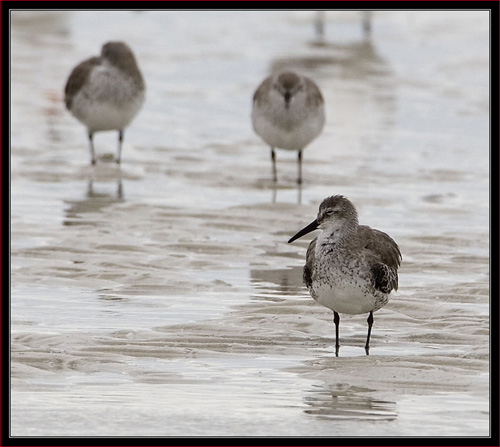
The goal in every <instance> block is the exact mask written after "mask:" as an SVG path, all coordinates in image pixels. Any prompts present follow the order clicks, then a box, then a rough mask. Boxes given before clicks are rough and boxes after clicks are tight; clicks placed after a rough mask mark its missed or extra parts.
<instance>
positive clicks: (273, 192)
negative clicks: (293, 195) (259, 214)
mask: <svg viewBox="0 0 500 447" xmlns="http://www.w3.org/2000/svg"><path fill="white" fill-rule="evenodd" d="M294 183H295V186H294V188H297V205H302V183H300V184H297V182H294ZM270 188H271V203H277V202H278V190H280V189H289V188H287V187H285V186H281V185H280V184H279V183H278V182H273V183H272V185H271V186H270ZM290 189H291V188H290Z"/></svg>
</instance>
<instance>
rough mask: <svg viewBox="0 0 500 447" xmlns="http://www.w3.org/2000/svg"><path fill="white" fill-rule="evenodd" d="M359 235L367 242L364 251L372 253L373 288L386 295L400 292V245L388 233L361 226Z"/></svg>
mask: <svg viewBox="0 0 500 447" xmlns="http://www.w3.org/2000/svg"><path fill="white" fill-rule="evenodd" d="M358 235H359V236H360V238H361V239H362V240H364V241H365V243H364V247H363V248H364V249H366V250H368V251H369V252H370V255H371V256H370V257H371V258H372V260H373V262H372V264H371V266H370V270H371V273H372V283H373V286H374V287H375V288H376V289H377V290H380V291H381V292H384V293H389V292H391V290H398V267H399V266H400V265H401V259H402V257H401V252H400V250H399V247H398V245H397V244H396V242H394V240H393V239H392V238H391V237H390V236H389V235H388V234H386V233H383V232H382V231H379V230H374V229H372V228H370V227H367V226H365V225H360V226H359V230H358Z"/></svg>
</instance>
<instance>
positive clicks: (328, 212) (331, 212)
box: [326, 209, 334, 216]
mask: <svg viewBox="0 0 500 447" xmlns="http://www.w3.org/2000/svg"><path fill="white" fill-rule="evenodd" d="M333 213H334V211H333V210H332V209H329V210H326V215H327V216H331V215H332V214H333Z"/></svg>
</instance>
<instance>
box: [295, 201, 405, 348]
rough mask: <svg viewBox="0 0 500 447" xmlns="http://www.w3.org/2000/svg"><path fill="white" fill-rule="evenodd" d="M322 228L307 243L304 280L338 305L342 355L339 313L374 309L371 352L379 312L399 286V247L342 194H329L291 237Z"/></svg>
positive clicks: (336, 319)
mask: <svg viewBox="0 0 500 447" xmlns="http://www.w3.org/2000/svg"><path fill="white" fill-rule="evenodd" d="M317 228H319V229H321V230H323V231H322V233H321V234H320V235H319V236H318V237H316V238H314V239H313V240H312V241H311V243H310V244H309V248H308V249H307V255H306V265H305V266H304V283H305V284H306V286H307V288H308V289H309V292H310V294H311V296H312V297H313V298H314V299H315V300H316V301H317V302H318V303H320V304H322V305H323V306H325V307H328V308H329V309H331V310H333V321H334V323H335V354H336V355H337V356H338V353H339V347H340V344H339V323H340V316H339V313H346V314H362V313H369V315H368V320H367V322H368V336H367V338H366V345H365V351H366V354H367V355H368V354H369V349H370V334H371V330H372V325H373V312H375V311H377V310H379V309H380V308H381V307H382V306H384V305H385V304H387V302H388V300H389V294H390V293H391V291H392V290H397V289H398V267H399V266H400V264H401V260H402V257H401V252H400V251H399V247H398V245H397V244H396V242H394V240H393V239H392V238H391V237H390V236H388V235H387V234H386V233H383V232H381V231H378V230H375V229H373V228H370V227H368V226H365V225H359V223H358V213H357V211H356V208H355V207H354V205H353V204H352V203H351V202H350V201H349V200H348V199H346V198H345V197H343V196H341V195H336V196H332V197H328V198H326V199H325V200H323V202H322V203H321V205H320V207H319V212H318V216H317V218H316V220H314V221H313V222H312V223H310V224H309V225H308V226H306V227H305V228H303V229H302V230H300V231H299V232H298V233H297V234H296V235H295V236H293V237H292V238H291V239H290V240H289V241H288V242H289V243H290V242H293V241H294V240H296V239H298V238H300V237H302V236H304V235H305V234H307V233H310V232H311V231H314V230H316V229H317Z"/></svg>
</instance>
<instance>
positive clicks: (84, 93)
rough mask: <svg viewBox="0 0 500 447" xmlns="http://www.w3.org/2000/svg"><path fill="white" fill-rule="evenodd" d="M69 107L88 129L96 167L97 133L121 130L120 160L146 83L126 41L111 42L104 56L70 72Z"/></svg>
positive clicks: (103, 49)
mask: <svg viewBox="0 0 500 447" xmlns="http://www.w3.org/2000/svg"><path fill="white" fill-rule="evenodd" d="M64 95H65V98H64V100H65V103H66V108H67V109H68V110H69V111H70V112H71V113H72V115H73V116H74V117H76V118H77V119H78V120H79V121H80V122H81V123H83V124H84V125H85V126H86V127H87V131H88V136H89V143H90V155H91V162H92V164H95V162H96V155H95V150H94V141H93V138H94V133H95V132H100V131H105V130H117V131H118V156H117V157H116V162H117V163H118V164H119V163H120V161H121V152H122V143H123V132H124V130H125V128H126V127H127V126H128V124H129V123H130V122H131V121H132V119H133V118H134V117H135V115H136V114H137V112H139V110H140V109H141V107H142V105H143V103H144V97H145V84H144V79H143V77H142V74H141V71H140V70H139V67H138V65H137V62H136V60H135V57H134V54H133V53H132V50H131V49H130V48H129V46H128V45H127V44H125V43H123V42H108V43H105V44H104V45H103V46H102V50H101V55H100V56H96V57H91V58H90V59H86V60H84V61H83V62H81V63H80V64H78V65H77V66H76V67H75V68H74V69H73V71H72V72H71V74H70V76H69V78H68V81H67V83H66V87H65V89H64Z"/></svg>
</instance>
